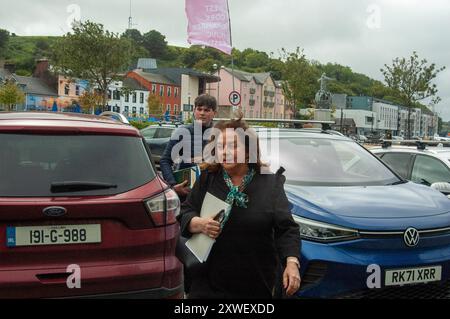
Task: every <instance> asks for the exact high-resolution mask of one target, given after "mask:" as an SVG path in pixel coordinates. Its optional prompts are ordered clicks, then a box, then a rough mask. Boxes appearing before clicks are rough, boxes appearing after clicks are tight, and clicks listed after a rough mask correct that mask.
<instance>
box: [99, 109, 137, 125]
mask: <svg viewBox="0 0 450 319" xmlns="http://www.w3.org/2000/svg"><path fill="white" fill-rule="evenodd" d="M99 116H106V117H109V118H112V119H114V120H116V121H119V122H121V123H123V124H128V125H129V124H130V121H128V119H127V118H126V116H125V115H123V114H120V113H117V112H111V111H105V112H102V113H100V115H99Z"/></svg>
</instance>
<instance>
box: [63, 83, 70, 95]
mask: <svg viewBox="0 0 450 319" xmlns="http://www.w3.org/2000/svg"><path fill="white" fill-rule="evenodd" d="M64 95H69V84H66V85H64Z"/></svg>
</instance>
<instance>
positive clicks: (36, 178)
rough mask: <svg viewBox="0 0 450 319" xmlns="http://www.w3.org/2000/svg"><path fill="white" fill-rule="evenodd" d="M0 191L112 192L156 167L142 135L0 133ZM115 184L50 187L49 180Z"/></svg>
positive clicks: (150, 175)
mask: <svg viewBox="0 0 450 319" xmlns="http://www.w3.org/2000/svg"><path fill="white" fill-rule="evenodd" d="M0 145H1V147H0V197H41V196H42V197H47V196H52V197H53V196H72V195H73V196H79V195H92V196H98V195H113V194H119V193H123V192H126V191H129V190H132V189H134V188H137V187H139V186H142V185H144V184H146V183H148V182H149V181H151V180H153V179H154V178H155V176H156V175H155V172H154V169H153V167H152V164H151V161H150V159H149V156H148V154H147V151H146V149H145V146H144V143H143V141H142V140H141V139H140V138H137V137H129V136H107V135H34V134H0ZM75 181H76V182H86V183H105V184H113V185H116V187H113V188H108V189H94V190H83V191H70V192H63V193H61V192H58V193H54V192H52V190H51V185H52V183H66V182H75Z"/></svg>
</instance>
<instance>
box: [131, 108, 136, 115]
mask: <svg viewBox="0 0 450 319" xmlns="http://www.w3.org/2000/svg"><path fill="white" fill-rule="evenodd" d="M132 110H133V115H136V106H133V108H132Z"/></svg>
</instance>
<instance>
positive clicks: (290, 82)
mask: <svg viewBox="0 0 450 319" xmlns="http://www.w3.org/2000/svg"><path fill="white" fill-rule="evenodd" d="M282 54H283V56H282V59H283V60H284V61H285V63H284V69H283V79H284V80H285V81H284V82H283V86H282V87H283V93H284V96H285V98H286V100H287V101H288V102H289V104H290V105H293V106H294V107H295V109H297V108H299V107H300V108H302V107H303V108H305V107H308V106H310V105H312V104H313V103H314V96H315V94H316V92H317V91H318V89H319V83H318V82H317V80H318V79H319V77H320V74H319V72H318V70H317V68H315V67H314V66H313V65H312V64H311V62H309V61H308V60H307V59H306V56H305V54H304V53H303V50H300V48H297V49H296V51H294V52H288V51H286V50H285V49H282Z"/></svg>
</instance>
